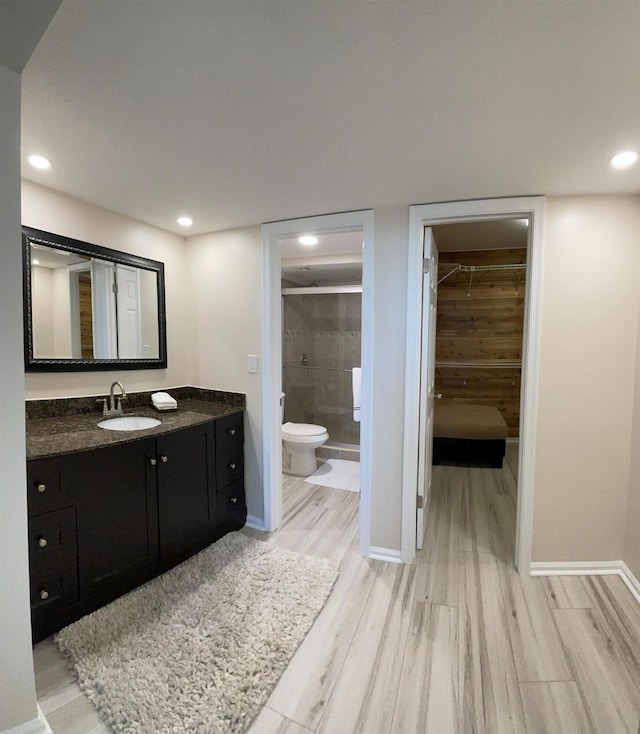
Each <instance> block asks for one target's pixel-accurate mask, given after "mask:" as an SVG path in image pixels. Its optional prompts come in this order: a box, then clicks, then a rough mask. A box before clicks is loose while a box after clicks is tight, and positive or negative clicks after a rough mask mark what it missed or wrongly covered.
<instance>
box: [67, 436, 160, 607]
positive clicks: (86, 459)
mask: <svg viewBox="0 0 640 734" xmlns="http://www.w3.org/2000/svg"><path fill="white" fill-rule="evenodd" d="M73 458H74V462H73V475H72V476H71V477H70V478H69V479H68V481H67V484H68V485H71V486H72V491H73V494H74V495H75V497H76V501H77V505H78V554H79V560H80V589H81V595H82V596H83V601H85V602H86V603H87V604H88V605H89V607H90V608H95V607H96V606H99V605H101V604H103V603H105V602H107V601H110V600H112V599H114V598H115V597H116V596H119V595H120V594H123V593H124V592H126V591H128V590H130V589H132V588H134V587H135V586H137V585H138V584H140V583H142V582H144V581H146V580H148V579H149V578H150V577H151V576H153V575H154V573H155V572H156V571H157V566H158V530H157V521H158V514H157V497H156V492H155V486H154V484H153V482H152V481H151V482H150V481H149V475H151V476H152V477H153V478H155V467H153V466H152V465H151V463H150V462H151V461H153V460H154V459H155V440H154V439H144V440H142V441H134V442H132V443H126V444H119V445H116V446H109V447H107V448H101V449H97V450H95V451H87V452H82V453H79V454H76V455H75V456H74V457H73Z"/></svg>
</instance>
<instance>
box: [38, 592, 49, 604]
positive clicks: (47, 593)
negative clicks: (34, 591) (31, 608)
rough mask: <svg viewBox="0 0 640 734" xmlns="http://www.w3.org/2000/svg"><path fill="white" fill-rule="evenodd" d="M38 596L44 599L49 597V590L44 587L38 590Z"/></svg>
mask: <svg viewBox="0 0 640 734" xmlns="http://www.w3.org/2000/svg"><path fill="white" fill-rule="evenodd" d="M40 598H41V599H42V600H43V601H44V600H45V599H48V598H49V592H48V591H47V590H46V589H42V591H41V592H40Z"/></svg>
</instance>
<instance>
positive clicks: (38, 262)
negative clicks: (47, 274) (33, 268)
mask: <svg viewBox="0 0 640 734" xmlns="http://www.w3.org/2000/svg"><path fill="white" fill-rule="evenodd" d="M31 264H32V265H40V260H38V258H36V257H34V258H33V260H31Z"/></svg>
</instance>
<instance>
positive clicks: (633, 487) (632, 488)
mask: <svg viewBox="0 0 640 734" xmlns="http://www.w3.org/2000/svg"><path fill="white" fill-rule="evenodd" d="M639 240H640V236H639ZM638 327H639V330H638V336H637V350H636V375H635V392H634V396H633V431H632V433H631V472H630V479H629V499H628V502H627V512H626V529H625V546H624V556H623V560H624V561H625V562H626V564H627V566H628V567H629V569H630V570H631V573H633V575H634V576H635V577H636V578H637V579H640V319H639V323H638Z"/></svg>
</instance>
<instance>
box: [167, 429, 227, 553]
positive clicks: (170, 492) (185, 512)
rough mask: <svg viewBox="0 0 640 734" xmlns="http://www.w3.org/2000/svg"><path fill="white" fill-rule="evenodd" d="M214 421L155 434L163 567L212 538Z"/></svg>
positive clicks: (206, 543)
mask: <svg viewBox="0 0 640 734" xmlns="http://www.w3.org/2000/svg"><path fill="white" fill-rule="evenodd" d="M213 425H214V424H213V423H205V424H204V425H201V426H195V427H194V428H190V429H187V430H184V431H177V432H176V433H170V434H167V435H165V436H158V439H157V442H158V446H157V448H158V464H157V475H158V520H159V529H160V559H161V562H162V565H163V567H168V566H170V565H174V564H175V563H178V562H180V561H182V560H184V559H185V558H187V557H188V556H190V555H192V554H193V553H194V552H196V551H197V550H200V549H201V548H204V547H205V546H206V545H208V544H209V543H211V542H212V541H213V540H214V537H213V533H212V529H213V528H212V523H211V521H210V519H209V518H210V515H211V511H210V507H209V502H210V496H211V495H212V494H214V493H215V489H213V490H212V485H213V487H215V478H214V476H213V466H210V464H211V457H212V456H213V455H214V453H213V452H214V440H215V439H214V432H213Z"/></svg>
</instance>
